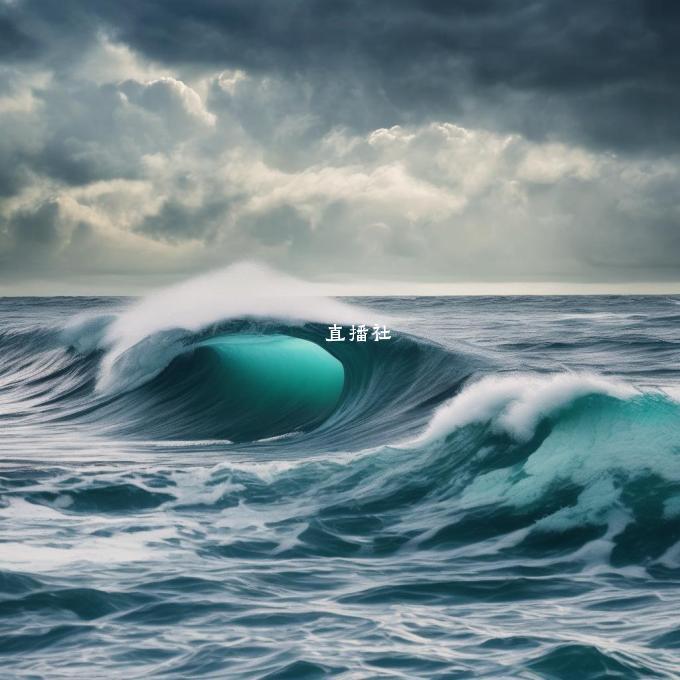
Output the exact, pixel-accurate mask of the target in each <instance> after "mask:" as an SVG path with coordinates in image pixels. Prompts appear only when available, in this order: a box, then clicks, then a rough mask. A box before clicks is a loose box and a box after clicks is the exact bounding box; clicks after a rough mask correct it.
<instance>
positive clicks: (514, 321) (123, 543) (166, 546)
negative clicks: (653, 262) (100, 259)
mask: <svg viewBox="0 0 680 680" xmlns="http://www.w3.org/2000/svg"><path fill="white" fill-rule="evenodd" d="M192 285H193V288H191V287H190V288H188V289H187V288H179V289H178V288H171V289H168V290H167V291H165V292H163V293H161V294H158V295H152V296H150V297H148V298H144V299H142V300H136V299H123V298H96V297H88V298H84V297H73V298H65V297H59V298H56V297H55V298H3V299H0V350H1V352H2V362H1V364H0V677H2V678H3V679H5V678H87V679H93V678H107V679H110V678H125V679H126V680H132V679H133V678H244V679H246V678H247V679H249V680H250V679H254V678H258V679H263V680H264V679H265V678H266V679H268V680H274V679H284V678H286V679H292V680H298V679H300V680H302V679H307V678H326V677H329V678H346V679H350V678H357V679H361V680H364V679H371V678H426V679H428V680H436V679H442V680H443V679H444V678H447V679H448V678H559V679H562V678H575V679H579V680H587V679H591V678H678V677H680V616H679V614H678V612H680V404H679V401H680V333H679V330H680V297H673V296H654V297H621V296H616V297H607V296H593V297H591V296H588V297H584V296H581V297H559V296H551V297H410V298H403V297H401V298H397V297H385V298H355V299H342V300H339V299H336V300H332V299H328V300H323V299H321V300H320V299H317V298H305V297H299V298H290V299H289V298H286V297H279V298H276V297H274V298H272V299H270V300H268V301H264V302H263V301H262V300H259V299H256V298H245V299H242V300H234V299H227V298H226V297H223V296H221V295H215V294H212V295H207V294H205V293H206V291H201V286H205V285H207V284H206V283H205V282H203V283H201V282H199V283H196V284H192ZM354 323H357V324H359V323H365V324H367V327H368V328H369V330H370V329H371V328H372V324H374V323H377V324H381V325H384V326H385V327H386V328H387V329H388V330H389V335H390V338H389V339H382V340H380V341H375V340H374V338H373V337H372V335H371V334H370V333H369V335H368V337H367V338H366V341H365V342H357V341H356V340H355V341H350V340H349V337H348V332H349V329H350V328H351V324H354ZM331 324H337V325H340V326H341V327H342V329H343V333H344V335H345V340H344V341H340V342H327V340H326V338H327V337H328V336H329V326H330V325H331Z"/></svg>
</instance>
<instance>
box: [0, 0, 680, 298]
mask: <svg viewBox="0 0 680 680" xmlns="http://www.w3.org/2000/svg"><path fill="white" fill-rule="evenodd" d="M678 73H680V3H679V2H676V1H674V0H599V1H598V2H574V1H573V0H523V1H519V0H363V1H362V0H192V1H191V2H187V1H185V0H96V1H95V2H93V1H92V0H89V1H88V2H86V1H85V0H60V1H59V2H53V1H51V0H0V294H12V293H17V292H19V293H20V292H29V293H40V294H50V293H67V292H78V293H88V292H91V293H101V292H111V293H116V292H123V293H128V292H135V291H138V290H140V291H141V290H144V289H146V288H148V287H152V286H155V285H159V284H161V283H166V282H173V281H176V280H179V279H182V278H186V277H189V276H192V275H195V274H200V273H203V272H205V271H209V270H211V269H215V268H218V267H223V266H225V265H228V264H230V263H234V262H239V261H243V260H247V261H254V262H261V263H264V264H266V265H268V266H270V267H272V268H274V269H277V270H280V271H282V272H285V273H288V274H292V275H295V276H298V277H301V278H304V279H307V280H312V281H321V282H327V283H329V284H332V285H333V286H336V287H338V289H339V290H342V289H343V286H344V287H345V288H346V289H347V290H348V291H349V290H350V289H351V292H361V291H364V292H372V291H375V292H381V291H387V292H400V293H402V292H409V291H410V290H412V291H413V292H428V291H432V292H435V291H436V292H446V291H449V290H450V291H451V292H456V291H459V292H475V291H483V292H504V291H507V292H530V291H532V290H535V291H537V292H559V291H562V290H563V291H565V292H588V291H594V292H602V291H607V290H611V291H613V292H635V291H640V292H657V291H658V292H661V291H668V292H673V291H675V292H680V283H678V282H680V191H679V189H680V163H679V162H678V161H679V158H680V116H679V115H678V111H679V110H680V79H679V78H678Z"/></svg>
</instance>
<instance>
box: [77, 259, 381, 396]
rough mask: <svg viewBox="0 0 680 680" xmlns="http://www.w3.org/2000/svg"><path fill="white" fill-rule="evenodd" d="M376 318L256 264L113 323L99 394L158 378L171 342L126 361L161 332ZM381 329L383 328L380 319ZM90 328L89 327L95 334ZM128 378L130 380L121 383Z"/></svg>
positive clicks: (173, 293)
mask: <svg viewBox="0 0 680 680" xmlns="http://www.w3.org/2000/svg"><path fill="white" fill-rule="evenodd" d="M374 315H375V313H374V312H371V311H368V310H365V309H361V308H360V307H358V306H353V305H349V304H346V303H343V302H340V301H338V300H334V299H332V298H325V297H320V296H318V295H316V294H315V288H314V286H313V284H309V283H306V282H304V281H300V280H298V279H295V278H292V277H290V276H286V275H283V274H280V273H277V272H274V271H272V270H271V269H268V268H266V267H264V266H262V265H259V264H252V263H240V264H235V265H232V266H230V267H227V268H226V269H222V270H218V271H214V272H210V273H208V274H205V275H202V276H198V277H196V278H192V279H189V280H188V281H184V282H182V283H179V284H176V285H173V286H169V287H167V288H164V289H162V290H159V291H156V292H154V293H152V294H150V295H148V296H146V297H144V298H142V299H141V300H138V301H136V302H134V303H133V304H132V305H131V306H130V307H128V308H127V309H126V310H124V311H123V312H121V313H120V314H119V315H117V317H116V318H115V319H114V320H113V321H112V322H111V323H110V325H109V326H108V328H107V331H106V333H105V335H104V336H103V338H102V340H101V346H102V347H103V348H105V349H107V353H106V355H105V356H104V358H103V360H102V363H101V368H100V373H99V377H98V381H97V388H98V389H99V390H100V391H111V390H115V389H116V388H121V387H124V388H129V387H131V386H132V384H131V382H130V379H129V378H130V376H131V375H134V383H136V384H139V383H140V382H143V381H146V380H148V379H149V378H151V377H153V376H154V375H155V374H157V373H158V372H159V371H160V370H162V368H163V367H164V366H165V365H166V364H167V363H168V361H170V360H171V359H172V357H173V356H174V353H175V352H176V345H175V344H174V341H173V339H172V338H169V339H166V340H165V342H163V341H161V340H160V339H158V338H155V339H154V340H153V347H152V349H151V350H150V351H143V352H138V353H137V354H136V356H134V357H130V356H128V357H127V360H126V362H121V357H122V356H123V355H124V354H126V353H127V352H128V351H129V350H130V349H131V348H133V347H136V346H137V347H139V346H140V343H142V342H143V341H145V340H146V339H148V338H152V337H153V336H154V335H156V334H158V333H160V332H162V331H171V330H173V329H178V330H181V331H190V332H196V331H200V330H201V329H204V328H206V327H208V326H210V325H211V324H214V323H218V322H221V321H227V320H229V319H239V318H260V319H263V318H272V319H279V320H283V321H286V322H287V323H304V322H306V321H312V322H318V323H338V324H351V323H366V324H368V323H373V322H374V320H373V318H372V317H373V316H374ZM375 322H376V323H378V322H380V323H384V322H385V319H382V318H381V319H379V320H376V321H375ZM90 327H91V324H90V325H89V326H88V331H89V330H90ZM123 373H125V375H126V376H127V378H128V379H127V380H123V379H122V374H123Z"/></svg>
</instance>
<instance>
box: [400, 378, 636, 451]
mask: <svg viewBox="0 0 680 680" xmlns="http://www.w3.org/2000/svg"><path fill="white" fill-rule="evenodd" d="M593 394H602V395H605V396H609V397H614V398H616V399H621V400H625V399H631V398H633V397H635V396H637V395H639V394H640V391H639V390H638V389H637V388H635V387H633V386H632V385H629V384H627V383H624V382H621V381H617V380H611V379H607V378H603V377H601V376H598V375H593V374H587V373H557V374H528V373H518V374H506V375H503V374H501V375H489V376H486V377H484V378H482V379H480V380H479V381H477V382H475V383H472V384H471V385H469V386H468V387H466V388H465V389H464V390H463V391H462V392H460V393H459V394H457V395H456V396H455V397H454V398H453V399H451V400H450V401H449V402H447V403H446V404H444V405H443V406H441V407H440V408H439V409H437V410H436V411H435V413H434V415H433V417H432V419H431V420H430V422H429V424H428V426H427V428H426V429H425V431H424V432H423V433H422V434H421V435H420V436H419V437H418V439H416V440H415V441H414V442H412V443H416V444H425V443H428V442H431V441H435V440H437V439H441V438H442V437H446V436H447V435H449V434H451V433H452V432H453V431H455V430H457V429H459V428H461V427H464V426H466V425H472V424H475V423H486V422H490V423H491V424H492V425H493V428H494V430H495V431H496V432H498V433H504V434H507V435H510V436H511V437H513V438H514V439H516V440H517V441H527V440H529V439H531V437H532V436H533V434H534V431H535V429H536V426H537V425H538V423H539V422H541V420H542V419H544V418H546V417H548V416H550V415H556V414H557V413H558V412H559V411H560V410H561V409H563V408H565V407H567V406H569V405H570V404H572V403H573V402H574V401H575V400H576V399H578V398H580V397H585V396H589V395H593Z"/></svg>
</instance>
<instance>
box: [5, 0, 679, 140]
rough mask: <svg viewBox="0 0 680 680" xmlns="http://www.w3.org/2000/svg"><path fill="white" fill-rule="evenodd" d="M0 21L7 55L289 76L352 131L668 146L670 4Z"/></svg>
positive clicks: (22, 6) (406, 3)
mask: <svg viewBox="0 0 680 680" xmlns="http://www.w3.org/2000/svg"><path fill="white" fill-rule="evenodd" d="M0 22H1V23H0V29H1V30H3V32H5V33H6V34H7V35H8V36H9V39H8V41H7V45H8V46H9V47H8V49H9V50H10V53H11V54H13V55H15V57H19V56H21V55H22V54H23V55H24V57H25V58H31V57H32V58H41V55H42V56H43V58H44V55H45V54H50V55H51V58H56V59H57V60H59V59H66V60H67V63H70V61H69V59H72V58H73V54H76V55H77V54H78V52H79V51H80V50H81V49H82V46H83V43H84V42H86V41H87V40H88V39H91V36H92V35H93V34H94V33H96V32H97V31H107V32H108V33H109V34H110V35H111V36H113V37H114V38H115V39H117V40H120V41H122V42H124V43H125V44H128V45H130V46H131V47H133V48H134V49H135V50H137V51H139V52H140V53H141V54H143V55H145V56H146V57H148V58H151V59H154V60H156V61H158V62H161V63H164V64H168V65H171V66H173V67H176V68H179V69H187V68H193V69H203V70H206V69H207V70H215V69H223V68H242V69H245V70H247V71H249V72H254V73H260V74H263V73H264V74H266V73H270V74H276V75H277V76H279V77H284V78H286V79H290V80H295V78H299V77H302V78H304V80H305V82H306V83H307V84H311V86H312V88H313V91H312V92H311V93H310V94H309V95H308V96H309V98H310V100H312V101H309V105H310V107H312V108H313V109H315V110H318V111H323V112H324V117H325V119H326V120H330V122H332V123H343V124H345V125H351V126H356V127H357V128H373V127H376V126H377V125H387V126H389V125H391V124H396V123H402V124H404V123H411V124H412V123H416V122H418V121H421V120H432V119H441V118H444V119H449V118H452V117H456V118H457V119H458V120H461V121H462V122H465V121H466V120H470V119H474V120H477V121H479V120H480V117H481V119H482V120H483V122H484V123H485V124H486V125H493V126H495V127H496V128H503V129H508V130H510V129H513V130H517V131H519V132H521V133H522V134H525V135H528V136H530V137H533V138H541V137H546V136H549V137H559V138H562V139H579V141H582V142H586V143H589V144H597V145H600V146H602V147H606V148H612V149H620V150H640V149H659V148H664V147H667V146H668V145H669V144H671V145H674V146H677V145H678V144H680V118H679V117H678V116H677V115H675V111H677V108H678V105H679V104H680V96H679V94H678V87H677V73H678V68H679V67H680V39H679V37H680V7H679V6H678V3H677V2H674V1H673V0H600V1H599V2H593V3H586V2H577V3H575V2H573V1H571V0H457V1H456V0H454V1H450V0H419V1H417V2H413V1H412V0H371V1H370V2H368V1H365V0H363V1H362V0H335V1H334V2H328V1H327V0H297V1H294V2H280V1H279V0H258V1H256V2H254V1H253V0H227V1H222V0H220V1H216V0H194V1H193V2H190V3H189V2H184V1H183V0H169V1H168V0H163V1H161V0H135V1H132V0H129V1H125V0H116V1H115V2H114V1H112V0H100V1H99V2H96V3H89V2H84V1H82V0H81V1H77V0H63V2H60V3H50V2H46V1H45V0H25V1H24V2H18V3H13V4H11V5H9V6H8V7H6V8H5V16H4V17H2V18H1V19H0ZM29 35H30V36H31V37H30V38H29V37H28V36H29ZM55 55H57V56H55Z"/></svg>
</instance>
